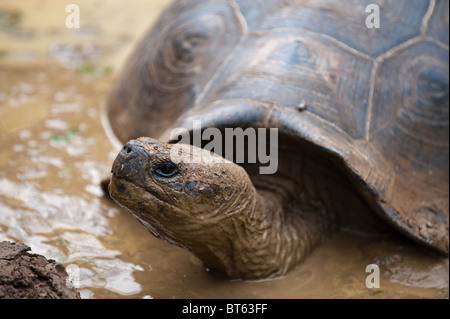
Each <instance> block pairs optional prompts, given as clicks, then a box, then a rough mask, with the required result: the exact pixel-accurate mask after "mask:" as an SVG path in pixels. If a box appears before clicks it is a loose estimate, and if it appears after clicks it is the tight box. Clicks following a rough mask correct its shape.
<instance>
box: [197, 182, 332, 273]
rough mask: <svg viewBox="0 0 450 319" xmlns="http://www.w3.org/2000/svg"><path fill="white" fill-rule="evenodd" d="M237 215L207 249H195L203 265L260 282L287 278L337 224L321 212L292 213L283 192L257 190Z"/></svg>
mask: <svg viewBox="0 0 450 319" xmlns="http://www.w3.org/2000/svg"><path fill="white" fill-rule="evenodd" d="M248 196H249V200H248V201H246V202H245V203H241V204H240V205H238V206H239V211H237V212H236V213H235V214H233V215H232V216H231V217H230V218H229V219H228V220H227V221H226V223H228V224H229V225H225V223H222V224H221V225H218V227H219V228H220V230H219V229H218V230H217V232H216V233H218V234H219V233H221V234H223V232H222V230H223V229H224V228H226V229H228V233H227V235H226V236H216V238H215V240H211V241H210V242H209V244H208V245H207V246H203V247H202V249H198V250H197V251H194V253H195V254H196V255H197V256H198V257H199V258H200V259H201V260H202V261H203V262H204V263H205V266H206V267H208V268H210V269H212V270H217V271H219V272H221V273H225V274H226V275H227V276H228V277H230V278H242V279H249V280H251V279H260V278H275V277H279V276H282V275H284V274H285V273H286V272H287V271H288V270H289V269H291V268H292V267H293V266H295V265H296V264H297V263H298V262H299V261H301V260H302V259H303V258H304V257H305V256H306V255H307V254H308V252H309V251H310V250H311V248H313V247H314V246H315V245H316V244H317V243H318V242H320V241H322V240H324V239H325V238H326V237H327V236H328V234H329V233H330V232H329V231H328V230H329V228H330V224H332V223H333V221H328V220H327V219H326V218H323V216H321V214H319V213H316V214H314V213H313V214H311V212H300V211H294V210H290V208H289V203H288V202H287V201H286V199H285V198H284V196H282V195H281V194H274V193H272V192H269V191H261V190H260V191H256V189H255V188H254V187H252V188H251V189H250V191H249V193H248Z"/></svg>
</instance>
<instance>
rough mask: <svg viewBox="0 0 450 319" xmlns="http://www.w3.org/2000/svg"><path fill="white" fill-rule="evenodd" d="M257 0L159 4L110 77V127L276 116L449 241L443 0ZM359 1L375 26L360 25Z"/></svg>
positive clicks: (148, 132)
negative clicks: (375, 15)
mask: <svg viewBox="0 0 450 319" xmlns="http://www.w3.org/2000/svg"><path fill="white" fill-rule="evenodd" d="M257 3H258V2H257V1H254V0H251V1H250V0H247V1H244V0H235V1H232V0H229V1H213V0H210V1H207V0H203V1H176V2H175V3H174V4H172V5H171V6H170V7H169V8H168V9H167V10H166V11H165V13H164V14H163V15H162V16H161V18H160V19H159V20H158V21H157V23H156V24H155V25H154V27H153V28H152V29H151V30H150V32H149V33H148V34H147V35H146V36H145V37H144V38H143V39H142V41H141V42H140V44H139V46H138V47H137V49H136V50H135V52H134V54H133V55H132V56H131V58H130V60H129V61H128V64H127V65H126V67H125V68H124V70H123V72H122V74H121V76H120V78H119V79H118V81H117V83H116V86H115V89H114V90H113V91H112V94H111V96H110V98H109V102H108V118H109V120H110V123H111V126H112V128H113V130H114V132H115V134H116V135H117V136H118V137H119V139H120V140H122V141H126V140H128V139H131V138H136V137H139V136H151V137H159V138H160V139H164V138H167V132H168V130H170V129H171V128H174V127H179V126H184V127H190V126H192V120H193V119H202V121H203V122H202V125H206V126H214V127H226V126H227V127H230V126H231V127H236V126H257V127H278V128H279V130H281V132H282V133H283V134H286V135H289V136H291V137H293V138H294V139H298V140H302V141H308V142H311V143H314V144H315V145H318V146H319V147H321V148H322V149H323V150H326V151H327V152H329V153H332V154H334V155H335V156H336V157H337V158H339V159H341V160H342V161H343V162H344V163H345V165H346V166H347V167H348V168H349V171H350V172H351V174H353V176H354V180H355V183H356V184H357V185H358V187H360V188H361V190H362V192H364V193H365V194H367V198H368V199H369V201H371V204H372V206H374V207H375V210H377V211H378V212H379V213H380V214H381V215H383V216H384V217H385V218H386V219H387V220H388V221H389V222H391V223H392V224H393V225H394V226H396V227H397V228H398V229H399V230H401V231H402V232H404V233H406V234H407V235H409V236H410V237H412V238H414V239H416V240H418V241H421V242H423V243H425V244H427V245H429V246H432V247H434V248H436V249H437V250H439V251H441V252H444V253H448V215H449V164H448V161H449V96H448V94H449V64H448V60H449V47H448V45H449V25H448V23H449V22H448V21H449V15H448V9H449V8H448V7H449V2H448V1H446V0H442V1H441V0H436V1H424V0H415V1H412V0H402V1H401V0H391V1H388V0H385V1H375V0H370V1H369V0H367V1H357V0H352V1H329V0H323V1H317V0H316V1H306V0H305V1H293V0H292V1H291V0H284V1H283V0H267V1H264V5H261V4H260V5H258V4H257ZM372 3H375V4H377V5H378V6H379V10H380V17H381V22H380V28H372V29H370V28H367V27H366V25H365V20H366V18H367V16H368V15H369V13H367V12H366V7H367V6H368V5H369V4H372ZM300 105H301V106H302V108H304V107H305V106H306V110H304V111H302V112H299V106H300Z"/></svg>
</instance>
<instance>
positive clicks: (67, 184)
mask: <svg viewBox="0 0 450 319" xmlns="http://www.w3.org/2000/svg"><path fill="white" fill-rule="evenodd" d="M76 3H77V4H78V5H79V7H80V12H81V28H80V29H78V30H71V29H67V28H66V27H65V19H66V16H67V13H66V12H65V5H66V4H65V3H64V2H63V1H43V0H40V1H39V0H27V1H25V0H22V1H15V2H12V1H3V0H0V241H1V240H5V239H7V240H14V241H17V240H19V241H20V242H23V243H26V244H28V245H30V246H31V248H32V251H33V252H36V253H39V254H43V255H45V256H46V257H47V258H52V259H55V260H57V261H59V262H61V263H63V264H64V265H65V266H68V267H69V268H70V269H75V270H76V271H77V272H75V274H78V275H79V276H78V277H76V278H77V283H78V284H79V287H80V291H81V294H82V297H84V298H448V296H449V291H448V286H449V285H448V281H449V263H448V259H447V258H443V257H441V256H437V255H435V254H434V253H431V252H428V251H425V250H423V249H421V248H418V247H417V246H415V245H414V244H411V243H410V242H409V241H407V240H405V239H403V238H402V237H400V236H393V237H383V238H382V237H363V236H359V235H355V234H348V233H340V234H336V235H334V236H333V237H332V238H330V240H329V241H328V242H327V243H326V244H324V245H322V246H320V247H319V248H318V249H316V250H315V251H314V252H313V254H312V255H311V256H310V258H309V259H307V260H306V261H305V262H304V263H303V264H301V265H299V266H298V267H297V268H296V269H294V270H293V271H291V272H290V273H288V274H287V275H286V276H285V277H284V278H280V279H275V280H270V281H261V282H244V281H229V280H227V279H225V278H222V277H219V276H215V275H212V274H210V273H208V272H207V271H206V270H205V269H204V268H203V267H202V265H201V263H200V262H199V261H198V260H197V259H196V258H195V257H193V256H192V255H190V254H189V253H187V252H185V251H184V250H182V249H179V248H176V247H173V246H170V245H169V244H166V243H164V242H161V241H159V240H157V239H155V238H153V237H152V236H151V235H149V234H148V233H147V231H146V230H145V229H144V227H143V226H141V225H140V224H139V223H138V222H137V221H136V220H135V219H134V218H133V217H132V216H131V215H128V214H127V213H125V212H123V211H121V210H120V209H119V208H117V207H116V206H115V205H114V204H112V203H111V202H110V201H109V200H107V199H105V198H104V197H103V196H102V191H101V189H100V187H99V182H100V180H101V179H102V178H104V177H105V176H108V174H109V171H110V168H111V164H112V161H113V159H114V157H115V155H116V154H117V151H118V149H117V147H115V146H114V145H113V144H112V143H111V142H110V140H109V139H108V138H107V137H106V134H105V132H104V129H103V127H102V125H101V118H102V106H103V103H104V100H105V96H106V94H107V92H108V90H109V88H110V86H111V83H112V80H113V78H114V76H116V75H117V74H118V70H119V69H120V67H121V65H122V63H123V61H124V58H125V57H126V56H127V54H128V53H129V52H130V50H131V48H132V47H133V44H134V43H135V41H136V40H137V39H138V38H139V37H140V36H141V35H142V33H143V32H144V31H145V30H146V28H147V27H148V26H149V25H150V24H151V22H152V21H153V19H155V18H156V17H157V16H158V13H159V12H160V11H161V10H162V8H163V7H164V6H165V5H166V4H167V3H168V1H167V0H158V1H133V2H130V1H126V0H115V1H113V2H111V1H106V0H97V1H93V0H83V1H81V0H79V1H77V2H76ZM368 264H377V265H379V269H380V288H373V289H369V288H367V287H366V284H365V283H366V277H367V276H368V275H369V273H366V272H365V270H366V266H367V265H368ZM73 267H74V268H73Z"/></svg>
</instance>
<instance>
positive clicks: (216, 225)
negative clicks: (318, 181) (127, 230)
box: [109, 138, 336, 279]
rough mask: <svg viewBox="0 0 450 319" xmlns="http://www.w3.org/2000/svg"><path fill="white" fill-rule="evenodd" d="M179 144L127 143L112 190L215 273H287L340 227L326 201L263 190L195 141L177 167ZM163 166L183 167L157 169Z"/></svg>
mask: <svg viewBox="0 0 450 319" xmlns="http://www.w3.org/2000/svg"><path fill="white" fill-rule="evenodd" d="M173 147H174V145H172V144H165V143H161V142H158V141H156V140H153V139H150V138H139V139H138V140H134V141H130V142H128V143H127V144H126V145H125V146H124V147H123V149H122V150H121V152H120V153H119V155H118V156H117V158H116V160H115V162H114V164H113V168H112V173H113V175H112V178H111V183H110V185H109V191H110V195H111V197H112V198H113V199H114V200H115V201H116V202H117V203H118V204H119V205H120V206H122V207H123V208H125V209H126V210H127V211H129V212H130V213H131V214H133V215H134V216H135V217H136V218H137V219H138V220H139V221H140V222H141V223H142V224H143V225H144V226H145V227H146V228H147V229H148V231H149V232H150V233H152V234H153V235H154V236H156V237H158V238H160V239H163V240H165V241H167V242H169V243H172V244H175V245H177V246H180V247H183V248H185V249H187V250H189V251H191V252H192V253H193V254H195V255H196V256H197V257H199V258H200V259H201V260H202V261H203V263H204V264H205V266H206V267H208V268H210V269H211V270H214V271H218V272H220V273H224V274H226V275H227V276H228V277H230V278H242V279H261V278H271V277H277V276H281V275H283V274H285V273H286V272H287V271H288V270H289V269H291V268H292V267H293V266H294V265H296V264H297V263H298V262H299V261H300V260H302V259H303V258H304V257H305V256H306V255H307V253H308V252H309V251H310V250H311V248H312V247H313V246H315V245H316V244H317V243H318V242H321V241H323V240H324V238H326V237H327V236H328V234H329V233H330V232H331V231H332V230H333V229H334V228H335V225H336V222H335V219H336V218H335V216H334V213H333V212H329V211H326V209H325V206H322V207H321V208H319V206H318V205H317V203H316V204H315V207H314V205H309V207H308V205H305V204H303V205H302V208H301V209H299V208H298V207H294V205H292V204H289V203H288V202H287V197H286V196H283V194H282V193H279V194H274V193H272V192H270V191H267V190H257V189H256V188H255V187H254V186H253V184H252V181H251V179H250V178H249V176H248V175H247V173H246V171H245V170H244V169H243V168H242V167H240V166H238V165H236V164H234V163H232V162H229V161H227V160H225V159H223V158H221V157H219V156H217V155H214V154H210V153H209V152H208V153H206V152H201V150H200V149H198V148H196V147H194V146H190V145H182V146H180V145H178V146H177V147H181V149H182V155H181V161H179V163H178V164H176V163H174V162H173V161H171V157H170V155H171V150H172V149H173ZM191 155H193V157H190V156H191ZM201 156H203V157H201ZM202 160H203V162H202ZM177 161H178V160H177ZM211 161H215V162H214V163H210V162H211ZM164 163H171V164H170V165H172V166H171V169H174V170H176V172H175V173H174V174H173V175H171V176H168V177H167V176H162V175H160V174H158V173H157V172H156V170H157V168H158V167H161V165H162V164H164ZM289 207H291V209H290V210H289ZM324 214H326V215H327V216H324Z"/></svg>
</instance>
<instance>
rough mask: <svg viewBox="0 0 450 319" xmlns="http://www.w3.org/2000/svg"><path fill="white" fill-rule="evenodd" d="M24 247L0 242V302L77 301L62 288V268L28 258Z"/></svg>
mask: <svg viewBox="0 0 450 319" xmlns="http://www.w3.org/2000/svg"><path fill="white" fill-rule="evenodd" d="M30 250H31V248H30V247H28V246H27V245H25V244H16V243H11V242H8V241H3V242H0V298H4V299H80V293H79V292H77V291H76V290H75V289H74V288H68V287H67V286H66V279H67V277H68V274H67V272H66V269H65V268H64V266H63V265H61V264H59V263H57V262H56V261H54V260H52V259H46V258H45V257H44V256H41V255H37V254H31V253H29V252H28V251H30Z"/></svg>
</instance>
